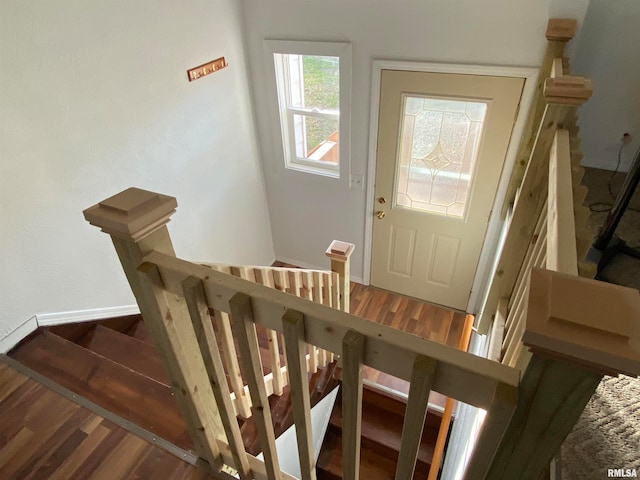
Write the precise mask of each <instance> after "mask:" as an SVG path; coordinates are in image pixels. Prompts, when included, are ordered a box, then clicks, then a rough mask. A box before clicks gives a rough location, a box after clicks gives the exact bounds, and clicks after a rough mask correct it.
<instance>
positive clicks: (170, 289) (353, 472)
mask: <svg viewBox="0 0 640 480" xmlns="http://www.w3.org/2000/svg"><path fill="white" fill-rule="evenodd" d="M175 207H176V201H175V199H173V198H171V197H166V196H164V195H159V194H155V193H152V192H147V191H144V190H139V189H129V190H127V191H125V192H122V193H121V194H118V195H115V196H114V197H111V198H110V199H107V200H105V201H103V202H100V203H99V204H98V205H96V206H94V207H92V208H90V209H88V210H86V211H85V217H86V218H87V219H88V220H89V221H90V222H91V223H92V224H94V225H96V226H99V227H101V228H102V229H103V231H105V232H106V233H108V234H110V235H111V236H112V238H113V242H114V245H115V246H116V250H117V252H118V254H119V256H120V258H121V260H122V263H123V268H124V270H125V273H126V274H127V278H128V279H129V281H130V284H131V287H132V290H133V291H134V294H135V296H136V298H137V300H138V302H139V304H140V309H141V312H142V315H143V318H144V320H145V323H146V324H147V325H148V326H149V327H148V328H149V330H150V333H151V335H152V336H153V337H154V339H155V343H156V345H157V346H158V348H159V350H160V351H161V355H162V356H163V361H164V363H165V367H166V369H167V371H168V374H169V376H170V380H171V384H172V387H173V390H174V392H175V396H176V400H177V403H178V406H179V408H180V409H181V411H182V412H183V416H184V418H185V420H186V422H187V424H188V425H189V429H188V430H189V433H190V434H191V435H192V437H193V438H194V444H195V448H196V452H197V453H198V455H199V456H200V457H201V458H202V459H204V460H206V461H207V462H208V463H209V468H210V469H211V471H212V472H219V471H220V469H221V468H222V466H223V464H225V465H230V466H233V468H235V469H236V470H237V471H238V474H239V476H240V477H241V478H259V479H263V478H268V479H276V478H284V479H290V478H291V477H290V476H289V475H287V474H285V473H283V472H280V469H279V462H278V458H277V453H276V450H275V446H274V433H273V426H272V422H271V418H270V416H271V413H270V410H269V408H268V401H267V391H266V388H265V384H264V381H263V376H262V369H261V366H260V362H259V345H258V344H257V340H256V335H255V328H256V326H258V325H259V326H261V327H263V328H267V329H270V330H273V331H275V332H277V333H279V334H284V345H285V347H286V348H285V350H286V358H287V364H288V366H289V372H288V373H289V377H290V378H289V382H290V389H291V392H292V399H293V414H294V415H293V416H294V423H295V425H296V432H297V435H298V455H299V459H300V465H301V466H302V478H305V479H313V478H315V468H314V460H313V456H312V451H311V442H310V438H309V435H310V431H309V415H310V413H309V408H308V405H309V398H308V395H309V391H308V383H307V375H306V368H305V363H306V358H305V357H306V353H305V348H304V345H305V344H311V345H315V346H317V347H318V348H321V349H323V350H326V351H329V352H332V353H334V354H337V355H341V356H342V360H343V382H342V385H343V392H342V401H343V405H342V411H343V413H344V416H343V425H342V427H343V430H342V431H343V439H342V445H343V466H344V476H343V478H346V479H354V480H355V479H356V478H358V469H359V453H360V449H359V445H358V442H359V439H360V436H359V434H358V432H359V429H360V421H361V419H360V417H359V416H358V415H353V414H351V413H352V412H358V411H359V409H360V408H361V404H360V398H361V394H362V388H363V384H362V373H361V372H362V367H363V366H364V365H366V366H369V367H372V368H375V369H377V370H380V371H382V372H384V373H387V374H389V375H393V376H396V377H398V378H401V379H403V380H408V381H411V382H412V385H411V388H410V392H409V398H408V402H407V413H406V415H405V419H404V427H403V433H402V442H401V449H400V452H399V460H398V466H397V475H396V478H402V479H406V478H410V477H411V474H412V472H413V470H414V467H415V458H416V452H417V451H418V448H419V445H420V440H421V433H422V429H423V426H424V423H425V422H424V420H425V415H426V412H427V398H428V394H429V392H430V390H431V389H433V390H436V391H438V392H440V393H441V394H443V395H446V396H448V397H452V398H454V399H457V400H459V401H462V402H465V403H468V404H471V405H475V406H477V407H479V408H484V409H487V410H489V411H490V412H491V415H490V417H489V418H488V419H487V422H486V428H488V429H489V430H490V431H492V432H493V433H494V435H493V437H492V439H491V440H488V441H487V446H493V447H494V449H495V447H496V446H497V444H498V442H499V439H500V438H501V436H502V434H503V432H504V429H505V428H506V427H507V425H508V420H509V417H510V416H511V415H512V413H513V409H514V408H515V406H516V405H515V402H514V399H515V398H516V396H517V383H518V372H517V371H516V370H514V369H512V368H509V367H507V366H504V365H500V364H497V363H495V362H492V361H489V360H486V359H483V358H479V357H476V356H474V355H471V354H468V353H466V352H462V351H460V350H457V349H454V348H451V347H448V346H445V345H441V344H438V343H435V342H432V341H430V340H427V339H423V338H420V337H416V336H414V335H411V334H408V333H406V332H402V331H399V330H395V329H393V328H391V327H388V326H385V325H381V324H375V323H372V322H370V321H368V320H365V319H363V318H360V317H356V316H354V315H351V314H349V313H347V312H344V311H340V310H337V309H335V308H332V307H330V306H327V305H323V304H319V303H315V302H313V301H310V300H308V299H306V298H301V297H297V296H294V295H290V294H287V293H285V292H282V291H278V290H277V289H273V288H270V287H267V286H264V285H260V284H259V283H255V282H252V281H247V280H245V279H243V278H239V277H236V276H233V275H229V274H226V273H223V272H219V271H216V270H214V269H212V268H210V267H206V266H202V265H197V264H193V263H190V262H187V261H184V260H180V259H178V258H176V257H175V254H174V252H173V247H172V246H171V240H170V238H169V234H168V230H167V228H166V223H167V222H168V220H169V217H170V216H171V214H172V213H173V212H174V210H175ZM344 283H345V286H346V285H348V284H347V282H346V278H345V282H344ZM211 309H213V310H214V311H220V312H225V313H227V314H230V315H231V327H232V330H233V333H234V336H235V338H236V339H237V341H238V344H239V348H240V352H239V353H240V358H241V362H242V368H243V370H244V374H245V376H246V378H247V382H248V387H249V388H248V389H249V393H250V396H251V400H252V407H251V409H252V412H253V418H254V421H255V422H256V426H257V430H258V433H259V437H260V443H261V445H262V448H263V452H264V459H265V460H264V462H261V461H259V460H258V459H256V458H255V457H253V456H251V455H249V454H247V453H246V452H245V451H244V449H243V448H242V442H241V441H240V438H239V430H238V428H237V422H235V412H234V409H233V406H232V405H231V402H230V393H229V389H228V386H227V383H226V380H225V378H224V376H223V375H224V370H223V369H222V368H221V366H222V359H221V355H220V352H219V351H218V349H217V348H216V347H215V345H216V341H217V340H216V338H215V331H214V329H213V328H212V323H211V321H210V319H209V311H210V310H211ZM221 478H222V477H221Z"/></svg>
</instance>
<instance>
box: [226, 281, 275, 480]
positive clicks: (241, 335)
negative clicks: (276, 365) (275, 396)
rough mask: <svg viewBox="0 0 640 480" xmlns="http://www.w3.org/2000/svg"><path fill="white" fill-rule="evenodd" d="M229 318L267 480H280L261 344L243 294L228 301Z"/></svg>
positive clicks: (251, 312) (248, 300)
mask: <svg viewBox="0 0 640 480" xmlns="http://www.w3.org/2000/svg"><path fill="white" fill-rule="evenodd" d="M229 306H230V307H231V315H232V316H233V328H234V331H235V332H236V336H237V338H238V344H239V346H240V355H241V357H242V364H243V368H244V372H245V375H246V377H247V384H248V385H249V392H250V393H251V401H252V403H253V406H252V407H251V410H252V411H253V416H254V419H255V422H256V428H257V430H258V437H259V438H260V446H261V447H262V450H263V454H264V463H265V468H266V470H267V478H268V479H269V480H278V479H280V466H279V464H278V453H277V451H276V438H275V433H274V431H273V423H272V420H271V410H270V407H269V398H268V397H267V391H266V388H265V385H264V374H263V371H262V364H261V362H260V345H259V344H258V337H257V336H256V326H255V324H254V320H253V308H252V307H251V298H250V297H249V296H248V295H246V294H244V293H236V294H235V295H234V296H233V297H232V298H231V300H229Z"/></svg>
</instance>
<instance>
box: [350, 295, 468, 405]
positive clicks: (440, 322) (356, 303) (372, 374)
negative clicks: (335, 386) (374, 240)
mask: <svg viewBox="0 0 640 480" xmlns="http://www.w3.org/2000/svg"><path fill="white" fill-rule="evenodd" d="M350 292H351V293H350V295H351V301H350V312H351V313H352V314H354V315H358V316H359V317H363V318H366V319H367V320H371V321H372V322H376V323H382V324H384V325H387V326H389V327H393V328H395V329H397V330H402V331H404V332H407V333H410V334H412V335H417V336H418V337H422V338H428V339H429V340H433V341H434V342H438V343H442V344H445V345H449V346H450V347H454V348H457V347H458V345H459V343H460V339H461V338H462V334H463V331H464V328H465V324H466V323H467V322H473V317H472V316H470V315H467V314H466V313H464V312H459V311H456V310H451V309H450V308H446V307H441V306H439V305H434V304H431V303H427V302H423V301H421V300H417V299H415V298H410V297H405V296H403V295H398V294H397V293H393V292H389V291H386V290H382V289H380V288H376V287H371V286H365V285H361V284H359V283H355V282H351V291H350ZM469 328H470V326H469ZM363 378H364V379H365V380H368V381H370V382H374V383H376V384H378V385H381V386H383V387H385V388H389V389H391V390H393V391H395V392H400V393H401V394H404V395H408V394H409V382H407V381H405V380H401V379H399V378H397V377H394V376H392V375H388V374H386V373H383V372H379V371H378V370H375V369H373V368H370V367H365V368H364V369H363ZM429 401H430V402H431V403H432V404H434V405H438V406H440V407H443V408H444V405H445V402H446V397H444V396H442V395H440V394H439V393H437V392H431V395H430V397H429Z"/></svg>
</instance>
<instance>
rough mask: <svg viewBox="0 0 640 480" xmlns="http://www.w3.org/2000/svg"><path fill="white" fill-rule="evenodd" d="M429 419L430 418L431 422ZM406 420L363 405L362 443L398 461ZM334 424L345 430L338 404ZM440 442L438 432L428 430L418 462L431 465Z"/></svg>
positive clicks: (332, 417) (333, 414)
mask: <svg viewBox="0 0 640 480" xmlns="http://www.w3.org/2000/svg"><path fill="white" fill-rule="evenodd" d="M428 417H429V415H427V418H428ZM403 421H404V417H403V416H400V415H397V414H395V413H392V412H390V411H388V410H385V409H383V408H379V407H377V406H375V405H371V404H369V403H363V405H362V430H361V432H362V433H361V435H362V442H363V444H365V443H366V444H367V445H368V446H369V448H370V449H371V450H375V451H376V452H378V453H379V454H381V455H385V456H386V457H387V458H390V459H392V460H397V458H398V451H399V450H400V444H401V440H402V424H403ZM330 423H331V425H332V426H334V427H335V428H336V429H340V430H341V429H342V406H341V405H340V404H338V403H336V407H335V408H334V410H333V413H332V414H331V419H330ZM437 438H438V429H437V428H436V429H434V428H432V427H430V426H428V425H427V426H426V428H425V429H424V431H423V433H422V442H421V443H420V449H419V450H418V461H419V462H422V463H424V464H427V465H428V464H429V463H430V462H431V459H432V458H433V448H434V446H435V443H436V440H437Z"/></svg>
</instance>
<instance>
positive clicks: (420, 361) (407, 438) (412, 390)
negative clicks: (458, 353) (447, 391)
mask: <svg viewBox="0 0 640 480" xmlns="http://www.w3.org/2000/svg"><path fill="white" fill-rule="evenodd" d="M436 366H437V362H436V361H435V360H433V359H431V358H428V357H425V356H422V355H418V356H416V359H415V361H414V362H413V372H412V373H411V385H410V387H409V398H408V400H407V410H406V412H405V415H404V423H403V425H402V440H401V443H400V452H399V453H398V464H397V466H396V480H405V479H408V478H413V473H414V471H415V468H416V460H417V458H418V449H419V448H420V442H421V440H422V430H423V429H424V422H425V419H426V418H427V407H428V405H429V393H430V392H431V384H432V382H433V376H434V375H435V372H436Z"/></svg>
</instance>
